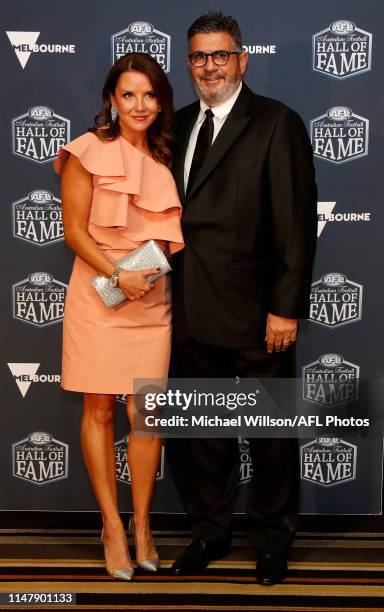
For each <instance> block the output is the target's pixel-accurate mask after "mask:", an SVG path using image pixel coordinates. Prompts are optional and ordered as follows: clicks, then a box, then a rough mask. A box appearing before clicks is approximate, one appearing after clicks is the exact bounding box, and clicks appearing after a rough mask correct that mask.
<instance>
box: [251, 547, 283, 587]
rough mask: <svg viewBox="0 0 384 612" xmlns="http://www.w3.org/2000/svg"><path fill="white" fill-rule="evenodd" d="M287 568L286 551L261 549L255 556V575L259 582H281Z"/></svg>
mask: <svg viewBox="0 0 384 612" xmlns="http://www.w3.org/2000/svg"><path fill="white" fill-rule="evenodd" d="M287 569H288V568H287V555H286V553H276V552H273V551H272V550H263V551H262V552H261V553H260V554H259V555H258V556H257V566H256V577H257V580H258V582H260V584H265V585H272V584H276V583H278V582H283V580H284V578H285V577H286V575H287Z"/></svg>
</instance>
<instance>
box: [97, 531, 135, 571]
mask: <svg viewBox="0 0 384 612" xmlns="http://www.w3.org/2000/svg"><path fill="white" fill-rule="evenodd" d="M100 539H101V543H102V544H103V546H104V527H103V529H102V530H101V536H100ZM105 568H106V570H107V572H108V574H109V575H110V576H112V578H116V579H117V580H132V578H133V574H134V573H135V568H134V567H119V568H117V569H115V570H113V572H110V571H109V570H108V569H107V565H105Z"/></svg>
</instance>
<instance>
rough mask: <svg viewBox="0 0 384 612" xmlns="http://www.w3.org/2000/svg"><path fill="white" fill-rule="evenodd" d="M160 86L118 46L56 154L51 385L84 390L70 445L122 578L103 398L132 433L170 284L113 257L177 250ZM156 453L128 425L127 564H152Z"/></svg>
mask: <svg viewBox="0 0 384 612" xmlns="http://www.w3.org/2000/svg"><path fill="white" fill-rule="evenodd" d="M172 117H173V106H172V90H171V87H170V85H169V82H168V80H167V77H166V76H165V74H164V72H163V70H162V69H161V67H160V66H159V65H158V64H157V62H156V61H155V60H154V59H153V58H152V57H150V56H149V55H147V54H145V53H129V54H128V55H125V56H123V57H122V58H120V59H119V60H118V61H117V62H116V63H115V65H114V66H113V67H112V69H111V70H110V72H109V74H108V76H107V79H106V82H105V85H104V88H103V110H102V111H101V113H99V115H97V116H96V118H95V124H96V127H94V128H92V129H91V130H89V132H88V133H87V134H84V135H82V136H80V137H79V138H77V139H76V140H74V141H72V142H71V143H69V144H68V145H66V146H65V147H63V148H62V149H61V150H60V153H59V156H58V159H57V160H56V162H55V169H56V171H57V172H59V173H61V175H62V204H63V220H64V232H65V239H66V242H67V244H68V245H69V246H70V247H71V248H72V249H73V250H74V251H75V253H76V255H77V257H76V259H75V263H74V267H73V271H72V275H71V279H70V283H69V287H68V293H67V299H66V304H65V314H64V325H63V364H62V383H61V384H62V387H63V388H64V389H67V390H70V391H81V392H83V393H84V409H83V417H82V424H81V442H82V449H83V456H84V460H85V463H86V466H87V469H88V472H89V476H90V480H91V483H92V487H93V490H94V493H95V496H96V498H97V501H98V504H99V507H100V511H101V514H102V518H103V525H104V527H103V538H102V539H103V543H104V554H105V561H106V568H107V571H108V573H109V574H110V575H112V576H113V577H115V578H119V579H122V580H130V579H131V578H132V575H133V571H134V570H133V565H132V561H131V559H130V556H129V550H128V543H127V538H126V535H125V530H124V526H123V523H122V520H121V518H120V515H119V512H118V507H117V491H116V479H115V455H114V433H113V416H114V408H115V395H116V394H128V399H127V411H128V418H129V421H130V424H131V429H132V419H133V414H134V401H133V400H134V397H133V379H134V378H164V377H166V376H167V373H168V365H169V355H170V336H171V323H170V316H171V313H170V291H169V283H168V279H167V278H166V277H162V278H160V279H158V280H156V281H155V282H154V283H153V284H150V283H149V282H148V281H147V278H146V277H147V276H149V275H150V274H155V273H156V269H155V268H152V269H148V270H144V271H140V272H126V271H119V270H116V269H115V265H114V261H115V260H116V259H118V258H119V257H121V256H123V255H125V254H127V253H128V252H130V251H132V250H133V249H135V248H137V247H138V246H140V244H142V243H143V242H146V241H147V240H149V239H154V240H156V241H157V242H158V244H159V245H160V246H161V248H162V249H163V250H164V251H166V252H169V253H171V254H172V253H174V252H176V251H177V250H180V249H181V248H182V247H183V240H182V234H181V228H180V212H181V207H180V202H179V199H178V196H177V191H176V187H175V184H174V181H173V178H172V175H171V173H170V171H169V165H170V163H171V153H170V150H169V143H170V141H171V137H170V126H171V122H172ZM95 274H103V275H105V276H107V277H109V279H110V281H111V284H112V285H113V284H115V283H116V280H117V281H118V286H119V287H121V289H123V291H124V292H125V293H126V295H127V296H128V298H129V300H128V302H125V303H124V305H123V306H121V307H119V308H118V309H116V310H108V309H107V308H106V306H105V305H104V303H103V301H102V300H101V298H100V296H99V295H98V294H97V293H96V291H95V289H94V288H93V286H92V285H91V282H90V279H91V278H92V277H93V276H94V275H95ZM160 453H161V440H160V439H159V438H157V437H153V438H148V437H143V436H141V437H140V436H138V437H136V436H135V435H134V433H132V432H131V435H130V439H129V444H128V455H127V457H128V465H129V470H130V474H131V481H132V504H133V511H134V512H133V515H132V517H131V522H130V525H131V526H132V532H133V535H134V538H135V546H136V561H137V563H138V565H139V566H141V567H143V568H144V569H147V570H150V571H156V569H157V567H158V562H159V561H158V554H157V551H156V548H155V545H154V542H153V539H152V534H151V530H150V524H149V511H150V504H151V498H152V494H153V489H154V483H155V478H156V473H157V469H158V464H159V459H160Z"/></svg>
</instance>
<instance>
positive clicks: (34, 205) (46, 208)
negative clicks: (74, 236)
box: [12, 189, 64, 246]
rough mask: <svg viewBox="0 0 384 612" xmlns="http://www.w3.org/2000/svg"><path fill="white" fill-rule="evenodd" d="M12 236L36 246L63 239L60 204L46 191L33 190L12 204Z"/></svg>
mask: <svg viewBox="0 0 384 612" xmlns="http://www.w3.org/2000/svg"><path fill="white" fill-rule="evenodd" d="M12 210H13V236H14V237H15V238H20V239H21V240H25V241H26V242H29V243H30V244H34V245H36V246H45V245H47V244H51V243H53V242H58V241H59V240H63V239H64V228H63V218H62V210H61V202H60V200H59V199H58V198H55V196H54V195H53V193H51V192H50V191H47V190H46V189H35V190H34V191H31V192H30V193H29V194H28V195H27V196H25V197H24V198H21V199H20V200H17V201H16V202H13V204H12Z"/></svg>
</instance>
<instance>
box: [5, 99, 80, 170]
mask: <svg viewBox="0 0 384 612" xmlns="http://www.w3.org/2000/svg"><path fill="white" fill-rule="evenodd" d="M69 140H70V121H69V119H66V118H65V117H62V116H61V115H57V114H56V113H55V112H54V111H53V110H52V109H51V108H49V107H48V106H43V105H40V106H33V107H32V108H30V109H29V110H28V111H27V112H26V113H24V114H23V115H19V116H18V117H15V118H14V119H12V153H13V154H14V155H17V156H19V157H23V158H24V159H28V160H30V161H33V162H35V163H37V164H45V163H47V162H50V161H52V160H54V159H55V157H57V154H58V151H59V149H60V147H62V146H63V145H65V144H67V142H69Z"/></svg>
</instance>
